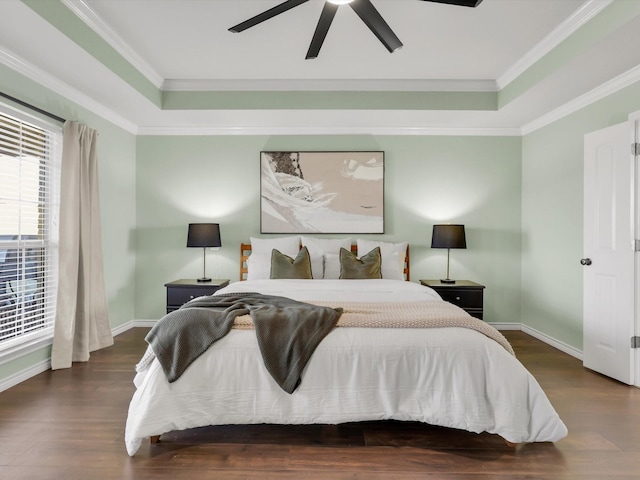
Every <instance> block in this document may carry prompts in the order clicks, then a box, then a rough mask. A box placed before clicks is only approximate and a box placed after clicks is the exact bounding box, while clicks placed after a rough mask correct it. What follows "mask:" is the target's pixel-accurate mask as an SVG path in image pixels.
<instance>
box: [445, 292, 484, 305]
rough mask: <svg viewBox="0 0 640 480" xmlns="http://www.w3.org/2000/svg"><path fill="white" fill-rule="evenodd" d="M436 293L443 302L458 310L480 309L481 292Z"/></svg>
mask: <svg viewBox="0 0 640 480" xmlns="http://www.w3.org/2000/svg"><path fill="white" fill-rule="evenodd" d="M438 293H439V294H440V296H441V297H442V299H443V300H445V301H447V302H450V303H453V304H454V305H457V306H459V307H460V308H482V290H463V289H455V288H448V289H440V290H438Z"/></svg>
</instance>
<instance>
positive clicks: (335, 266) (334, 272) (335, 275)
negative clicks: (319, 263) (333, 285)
mask: <svg viewBox="0 0 640 480" xmlns="http://www.w3.org/2000/svg"><path fill="white" fill-rule="evenodd" d="M323 256H324V278H329V279H332V280H338V279H339V278H340V255H339V254H337V253H325V254H324V255H323Z"/></svg>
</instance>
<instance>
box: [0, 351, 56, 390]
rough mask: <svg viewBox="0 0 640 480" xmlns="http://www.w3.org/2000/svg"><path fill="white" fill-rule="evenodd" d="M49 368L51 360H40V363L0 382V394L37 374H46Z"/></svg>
mask: <svg viewBox="0 0 640 480" xmlns="http://www.w3.org/2000/svg"><path fill="white" fill-rule="evenodd" d="M50 368H51V359H47V360H42V361H41V362H38V363H36V364H35V365H31V366H30V367H28V368H25V369H24V370H20V371H19V372H17V373H14V374H13V375H10V376H8V377H6V378H3V379H2V380H0V392H4V391H5V390H8V389H10V388H11V387H14V386H16V385H18V384H19V383H21V382H24V381H25V380H29V379H30V378H31V377H35V376H36V375H38V374H39V373H42V372H46V371H47V370H49V369H50Z"/></svg>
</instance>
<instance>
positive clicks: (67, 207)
mask: <svg viewBox="0 0 640 480" xmlns="http://www.w3.org/2000/svg"><path fill="white" fill-rule="evenodd" d="M97 136H98V135H97V132H96V131H95V130H92V129H90V128H89V127H87V126H86V125H81V124H78V123H77V122H71V121H67V122H65V124H64V135H63V144H62V168H61V174H60V246H59V257H58V264H59V265H58V268H59V275H58V277H59V278H58V298H57V306H56V320H55V328H54V336H53V350H52V352H51V368H52V369H54V370H55V369H58V368H69V367H70V366H71V362H86V361H87V360H89V353H90V352H93V351H95V350H98V349H100V348H104V347H108V346H109V345H113V336H112V335H111V329H110V326H109V315H108V311H107V299H106V294H105V288H104V275H103V265H102V241H101V237H100V202H99V199H98V162H97V155H96V142H97Z"/></svg>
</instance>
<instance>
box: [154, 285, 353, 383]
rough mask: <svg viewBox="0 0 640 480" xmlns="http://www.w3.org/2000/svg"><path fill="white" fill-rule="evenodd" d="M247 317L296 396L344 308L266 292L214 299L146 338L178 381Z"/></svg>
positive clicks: (271, 365) (167, 320) (187, 307)
mask: <svg viewBox="0 0 640 480" xmlns="http://www.w3.org/2000/svg"><path fill="white" fill-rule="evenodd" d="M246 314H250V315H251V318H252V319H253V323H254V329H255V332H256V336H257V338H258V346H259V347H260V353H261V354H262V358H263V360H264V364H265V367H266V368H267V371H268V372H269V373H270V374H271V376H272V377H273V379H274V380H275V381H276V382H277V383H278V385H280V387H281V388H282V389H283V390H284V391H285V392H287V393H293V391H294V390H295V389H296V388H297V387H298V385H300V381H301V376H302V371H303V370H304V367H305V365H306V364H307V361H308V360H309V358H311V354H312V353H313V352H314V350H315V349H316V347H317V346H318V344H319V343H320V342H321V341H322V339H323V338H324V337H325V336H326V335H327V334H328V333H329V332H330V331H331V330H332V329H333V328H334V327H335V325H336V323H337V322H338V319H339V318H340V315H341V314H342V309H341V308H331V307H319V306H316V305H311V304H308V303H303V302H298V301H295V300H291V299H290V298H285V297H279V296H274V295H262V294H260V293H227V294H221V295H212V296H209V297H201V298H196V299H194V300H191V301H190V302H188V303H185V304H184V305H183V306H182V307H181V308H180V309H178V310H175V311H173V312H170V313H168V314H167V315H165V316H164V317H163V318H162V319H161V320H160V321H159V322H158V323H156V324H155V325H154V326H153V328H152V329H151V330H150V331H149V333H148V334H147V336H146V338H145V340H146V341H147V343H149V345H150V346H151V348H152V349H153V353H154V354H155V356H156V358H157V359H158V361H159V362H160V365H161V366H162V369H163V371H164V373H165V376H166V377H167V380H168V381H169V382H170V383H172V382H175V381H176V380H177V379H178V378H180V376H181V375H182V374H183V373H184V371H185V370H186V369H187V367H188V366H189V365H191V363H193V361H194V360H195V359H196V358H198V357H199V356H200V355H202V354H203V353H204V352H205V351H206V350H207V349H208V348H209V347H210V346H211V345H212V344H213V343H214V342H216V341H217V340H219V339H221V338H222V337H224V336H225V335H226V334H227V333H229V330H231V327H232V326H233V322H234V319H235V318H236V317H237V316H239V315H246Z"/></svg>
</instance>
